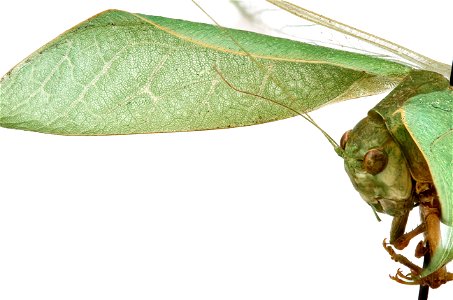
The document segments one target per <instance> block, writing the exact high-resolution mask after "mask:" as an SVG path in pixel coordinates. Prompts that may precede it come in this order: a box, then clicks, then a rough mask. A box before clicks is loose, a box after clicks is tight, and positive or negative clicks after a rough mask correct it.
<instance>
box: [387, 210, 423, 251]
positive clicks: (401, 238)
mask: <svg viewBox="0 0 453 300" xmlns="http://www.w3.org/2000/svg"><path fill="white" fill-rule="evenodd" d="M409 213H410V211H406V212H405V213H404V214H403V215H401V216H396V217H393V221H392V227H391V228H390V244H391V245H393V246H394V247H395V248H396V249H398V250H403V249H404V248H406V247H407V245H409V242H410V241H411V240H412V239H413V238H414V237H416V236H417V235H419V234H420V233H423V232H424V231H425V224H424V223H422V224H420V225H418V226H417V227H416V228H415V229H413V230H411V231H409V232H407V233H404V231H405V230H406V224H407V219H408V217H409Z"/></svg>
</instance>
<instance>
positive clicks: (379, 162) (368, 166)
mask: <svg viewBox="0 0 453 300" xmlns="http://www.w3.org/2000/svg"><path fill="white" fill-rule="evenodd" d="M387 161H388V158H387V154H385V153H384V152H383V151H381V150H379V149H371V150H368V152H367V153H366V154H365V156H364V157H363V168H364V169H365V171H367V172H368V173H370V174H372V175H376V174H379V173H380V172H382V171H383V170H384V169H385V166H387Z"/></svg>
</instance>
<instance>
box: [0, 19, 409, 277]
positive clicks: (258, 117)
mask: <svg viewBox="0 0 453 300" xmlns="http://www.w3.org/2000/svg"><path fill="white" fill-rule="evenodd" d="M128 16H129V15H127V14H126V15H124V16H122V17H123V18H126V17H128ZM108 17H109V18H111V16H108ZM115 18H116V17H115ZM139 18H140V19H141V20H142V21H144V22H148V21H149V20H151V21H153V20H154V21H156V20H158V21H159V22H168V21H166V20H165V19H159V18H157V19H147V18H146V17H144V16H139ZM115 20H116V19H115ZM184 24H186V23H184ZM107 25H113V26H114V27H115V26H116V27H118V25H117V24H110V23H109V24H107ZM106 27H107V26H106ZM86 28H88V29H89V28H90V26H87V27H86ZM210 33H212V32H210ZM219 36H220V37H221V38H222V39H223V42H226V43H227V44H228V45H227V46H229V47H235V45H234V44H232V43H231V41H229V40H228V37H225V36H224V35H219ZM235 39H238V40H239V44H245V43H244V42H243V40H241V39H239V38H237V37H235ZM140 42H143V43H144V42H146V41H143V40H142V41H140ZM281 42H282V43H283V42H284V41H281ZM132 44H134V43H132ZM100 46H102V45H100ZM170 46H171V45H170ZM55 47H56V48H58V51H60V50H61V51H63V50H68V49H65V48H64V45H63V46H62V47H61V48H59V45H56V46H55ZM86 49H88V47H87V48H86ZM100 49H102V47H100ZM165 49H167V50H170V51H171V50H172V47H169V45H168V44H167V45H166V47H165ZM98 50H99V49H98ZM126 50H127V49H126ZM246 50H247V51H248V52H249V53H251V54H253V51H251V50H249V49H247V48H246ZM266 50H268V49H266ZM277 50H278V49H277ZM118 51H120V50H118ZM235 51H238V50H237V49H236V50H235ZM60 54H62V56H61V58H65V55H67V54H66V52H65V53H60ZM45 55H46V51H43V52H42V55H41V53H40V54H39V55H37V57H38V58H37V59H40V57H42V56H45ZM260 55H262V56H264V55H267V53H264V54H263V53H260ZM269 55H275V54H272V53H271V54H269ZM50 56H52V55H50ZM107 56H108V54H106V58H107ZM244 57H245V58H247V57H246V56H244ZM110 58H112V57H110ZM166 59H171V57H170V56H169V57H168V58H165V56H163V57H162V59H160V60H158V61H159V62H160V63H161V64H162V65H164V64H165V63H166V62H167V61H166ZM181 59H182V57H181ZM317 59H318V58H317ZM82 61H85V60H84V59H82ZM212 61H214V63H213V66H215V68H213V67H212V66H211V65H210V67H211V68H209V69H208V71H210V72H211V74H213V75H214V76H215V75H216V74H217V75H218V77H217V80H216V81H215V82H214V81H210V83H212V87H213V88H214V87H215V86H218V85H222V84H223V85H224V90H226V89H228V88H230V90H229V91H228V93H232V94H243V93H244V91H247V90H248V89H249V87H248V85H249V83H247V86H245V87H243V86H241V85H240V84H241V82H240V80H239V81H238V82H235V81H234V80H233V79H232V76H233V75H234V73H231V74H230V73H228V70H227V68H226V67H225V66H223V65H221V64H220V63H217V64H216V62H215V59H213V60H212ZM114 62H115V59H114V58H112V59H111V60H109V61H107V62H106V65H105V66H107V63H109V65H108V66H109V68H110V66H111V65H112V63H114ZM148 62H149V63H150V62H151V61H148ZM247 62H248V60H239V61H237V62H235V63H233V64H236V65H240V66H242V67H243V66H244V64H246V63H247ZM63 63H64V61H63ZM258 63H259V64H263V62H258ZM265 63H266V62H265ZM349 63H351V60H349ZM382 63H384V62H382ZM384 64H385V65H390V66H392V67H393V66H395V68H401V69H405V67H399V65H397V64H392V63H384ZM70 65H71V64H70V63H68V66H70ZM158 65H159V64H158ZM173 65H176V66H177V67H178V64H176V63H174V64H173ZM129 66H130V67H131V68H130V71H131V72H133V71H134V70H136V69H139V68H137V67H140V64H139V65H134V64H129ZM250 66H251V67H249V68H252V67H256V70H258V66H255V65H254V64H251V65H250ZM156 67H157V66H156ZM285 68H288V69H290V68H292V67H291V65H290V64H288V65H287V66H285ZM36 69H37V70H38V71H39V68H36ZM124 69H126V68H124ZM269 69H270V68H269V67H267V70H269ZM384 69H385V68H378V71H379V72H380V71H381V70H384ZM106 70H108V68H103V69H101V70H98V71H99V72H100V73H98V74H102V73H103V72H104V71H106ZM152 70H157V71H158V69H157V68H151V69H149V70H148V71H152ZM248 70H249V69H248ZM308 70H309V71H313V72H314V73H315V74H316V73H319V72H321V71H322V70H321V71H319V70H318V71H317V69H316V67H315V66H313V67H312V68H309V69H308ZM53 71H55V70H48V71H46V70H43V72H42V73H40V72H37V73H33V74H32V75H31V76H29V77H26V78H25V77H24V78H25V79H24V82H29V83H30V86H31V85H32V82H33V80H34V79H36V78H38V80H39V76H44V77H43V78H47V76H49V77H50V78H52V76H53V74H54V73H52V72H53ZM56 71H58V69H57V70H56ZM82 71H88V72H89V70H86V69H84V70H82ZM176 71H179V72H184V71H186V70H181V69H179V68H178V69H177V70H176ZM190 71H193V70H190ZM200 71H201V72H206V70H205V69H202V70H200ZM257 72H258V73H259V70H258V71H257ZM334 72H337V71H334V70H333V69H332V70H329V75H332V74H334ZM404 72H405V71H401V73H398V72H396V73H397V74H406V73H404ZM13 73H14V71H13ZM13 73H12V75H11V78H12V77H13V76H14V74H13ZM247 73H248V74H249V75H250V76H252V74H253V73H251V72H250V71H247ZM84 74H85V75H84V76H87V77H86V78H88V79H90V80H89V81H88V82H85V83H83V82H82V84H81V87H82V88H81V89H80V90H79V91H76V92H75V93H76V94H77V95H78V97H76V100H77V101H75V102H71V105H70V106H69V107H63V108H61V109H62V113H61V115H58V118H52V117H55V116H52V114H53V113H52V112H50V111H43V112H42V111H41V110H42V109H43V106H39V107H37V108H36V107H34V108H32V109H30V110H29V111H30V112H32V114H33V118H30V119H31V120H32V122H28V124H27V121H26V120H25V121H24V119H23V117H24V116H25V117H27V114H28V113H25V114H24V113H20V114H18V113H17V109H18V108H20V109H22V107H23V106H24V105H25V106H26V105H27V104H28V102H27V101H28V100H27V101H22V102H20V103H19V101H16V102H14V103H12V104H8V105H12V106H14V110H10V111H14V113H10V112H8V113H7V114H6V115H5V114H4V112H5V111H6V109H4V108H3V107H2V110H1V112H2V115H1V117H2V118H4V120H6V121H3V123H2V125H3V126H6V127H18V128H21V129H28V130H38V131H44V132H49V133H59V134H76V135H77V134H88V135H92V134H93V135H97V134H127V133H142V132H150V131H166V130H165V128H168V129H169V130H170V131H173V130H183V129H182V128H181V127H178V128H176V127H172V126H174V125H175V124H176V125H178V124H183V126H187V125H185V124H189V123H191V124H192V121H193V120H192V119H191V120H189V121H187V120H184V111H179V112H180V113H182V116H179V117H178V120H181V122H167V123H166V124H170V125H164V126H161V127H158V128H159V129H155V128H157V127H152V128H151V129H149V128H148V129H146V128H145V129H144V130H143V131H127V130H131V128H143V127H140V126H142V125H140V126H139V127H133V126H131V124H133V122H134V121H139V123H140V124H144V123H152V122H148V121H147V119H146V118H148V116H146V115H145V116H143V115H142V114H141V113H140V111H141V108H140V107H139V106H138V107H137V106H136V107H134V102H135V104H136V105H137V104H140V103H145V104H146V99H145V100H143V98H140V97H131V99H132V100H133V101H129V102H128V101H123V102H122V103H123V104H124V105H119V108H120V109H123V108H124V109H125V110H127V111H128V114H130V115H129V118H118V117H116V116H115V118H114V119H115V120H116V121H117V122H112V120H111V119H108V120H107V122H104V123H102V124H101V126H98V127H99V128H101V129H102V130H106V131H96V130H101V129H96V122H95V123H94V124H95V125H94V126H93V125H92V124H93V123H89V122H80V121H79V120H83V121H86V120H88V119H86V118H87V115H85V114H84V113H82V114H77V113H79V112H80V111H78V112H77V110H78V109H75V108H76V107H79V106H78V104H79V103H80V104H82V105H90V103H91V104H96V103H93V102H88V103H86V102H87V101H85V96H86V95H88V93H89V92H90V91H89V89H85V88H83V84H86V86H98V85H99V84H98V81H99V80H100V79H102V78H101V77H102V76H94V77H91V78H90V77H89V75H86V73H84ZM130 74H133V73H130ZM300 74H307V73H306V72H302V73H297V72H296V73H294V74H293V76H295V77H301V75H300ZM338 74H340V73H338ZM393 74H394V73H391V75H392V76H389V78H386V77H379V76H381V74H379V75H377V77H373V76H370V77H369V78H368V77H367V76H364V77H363V81H364V82H369V83H368V85H367V86H368V87H370V86H371V87H372V88H375V84H374V82H376V81H373V78H378V79H379V80H378V81H381V82H385V84H387V85H392V84H394V82H393V81H392V80H395V78H396V77H398V76H399V75H398V76H393ZM276 75H279V74H277V73H275V74H274V73H272V74H271V76H269V78H270V80H269V82H270V83H276V82H277V83H279V82H283V83H286V82H285V81H284V80H283V81H282V79H281V78H280V76H276ZM359 75H360V74H355V76H359ZM109 76H110V74H109ZM185 76H186V75H185ZM190 76H191V77H190V78H193V77H194V76H193V74H191V75H190ZM311 76H314V75H311ZM353 76H354V75H352V74H351V75H349V74H348V75H337V76H336V77H337V78H340V79H342V80H347V79H349V78H353ZM385 76H387V74H385ZM273 77H275V78H273ZM403 77H404V76H400V77H398V78H403ZM80 78H81V79H82V80H83V79H86V78H85V77H83V76H82V77H80ZM358 78H362V77H358ZM134 79H135V78H134ZM139 79H140V78H138V79H137V80H136V83H137V84H140V81H139ZM8 80H9V79H8ZM44 80H46V79H44ZM351 80H352V79H351ZM396 80H397V81H398V80H400V79H396ZM252 81H253V80H252ZM4 82H5V81H3V83H2V86H1V87H2V90H0V95H5V94H2V93H5V92H1V91H5V90H6V89H5V88H4V86H5V85H4ZM11 82H13V81H11ZM112 82H115V81H114V80H113V79H112ZM194 82H195V83H196V81H194ZM120 83H121V80H120V81H116V82H115V86H117V87H118V92H119V93H121V92H123V91H122V89H121V85H120ZM214 83H215V85H214ZM228 84H230V85H231V86H230V85H228ZM347 84H348V83H346V85H347ZM50 85H52V84H50ZM61 85H62V86H65V88H66V87H67V86H75V85H74V84H61ZM23 86H26V85H25V84H23ZM262 86H263V88H264V90H265V86H264V84H263V85H262ZM143 87H146V86H145V85H143ZM270 87H271V90H272V89H273V90H274V91H275V89H278V88H279V85H278V84H275V86H274V87H272V86H270ZM148 88H150V87H148ZM187 88H193V89H194V88H196V86H189V85H188V86H187ZM235 88H236V89H237V90H235ZM253 89H255V90H253ZM256 89H257V87H254V88H251V90H252V92H253V93H254V95H255V96H261V97H256V98H257V99H254V101H249V102H245V103H240V107H252V108H253V107H254V106H258V107H260V106H266V107H267V108H266V109H263V112H261V111H257V113H256V114H255V115H253V114H250V115H249V116H247V117H248V118H249V119H251V120H252V121H250V122H251V123H242V121H240V120H239V121H238V120H237V119H234V118H235V117H236V116H238V115H237V112H238V111H240V112H241V114H242V113H244V110H243V109H239V110H238V108H237V107H232V108H229V107H228V106H226V107H227V109H226V110H222V109H223V108H224V107H223V108H222V107H220V108H219V107H217V109H219V110H218V112H217V116H216V112H212V111H201V112H198V111H197V107H198V106H197V105H198V104H195V106H191V107H189V109H190V110H191V113H194V112H195V113H198V114H204V115H205V117H204V118H203V119H202V120H204V121H206V120H208V121H209V120H210V118H211V117H210V114H211V116H214V117H216V118H218V119H219V120H223V119H224V118H222V116H224V113H225V112H226V113H225V114H227V115H228V118H229V119H230V120H232V121H231V122H232V123H225V122H224V123H222V124H221V125H219V126H218V127H234V126H237V125H238V124H239V125H250V124H253V123H259V122H261V121H269V120H273V118H274V116H275V115H276V114H278V113H280V114H283V115H281V116H280V117H276V118H282V116H285V115H284V114H285V113H286V114H288V113H290V114H289V115H288V116H290V115H293V113H291V112H290V111H288V110H286V109H285V108H284V107H278V105H273V104H272V103H271V102H270V101H269V100H271V99H273V100H275V98H276V97H275V96H276V95H275V94H272V95H270V96H269V95H265V96H262V95H261V94H257V92H256ZM58 90H59V93H61V94H60V95H65V94H68V93H70V89H69V88H68V89H67V90H62V89H60V88H58ZM106 90H108V91H110V89H109V88H107V89H106ZM283 90H284V89H282V91H283ZM42 92H43V93H45V92H46V91H45V90H43V91H42ZM144 92H145V93H143V95H148V94H149V95H150V94H152V92H153V90H152V88H151V89H149V90H146V89H144ZM146 92H148V94H147V93H146ZM206 92H209V90H207V91H206ZM329 92H332V93H333V92H338V90H337V88H336V87H335V86H332V87H331V88H330V90H329ZM358 93H359V94H360V93H362V92H360V91H359V92H358ZM363 93H366V92H363ZM12 94H14V95H15V96H17V93H16V92H14V93H12ZM28 94H29V95H33V97H35V96H36V93H35V94H34V93H33V92H31V93H30V92H29V93H28ZM281 94H282V95H283V96H287V94H286V93H281ZM340 94H341V93H340ZM213 95H219V93H218V91H215V90H214V93H213ZM225 95H226V94H225ZM324 95H327V94H326V93H323V94H320V96H319V97H318V99H319V98H320V97H321V96H324ZM228 96H230V95H229V94H228ZM251 96H253V95H251ZM2 97H3V96H2ZM120 97H123V98H124V99H126V98H127V97H125V96H124V95H121V94H120ZM26 98H27V97H25V98H24V97H22V99H26ZM30 98H31V97H30ZM58 98H61V96H58ZM101 98H102V99H108V97H107V98H106V97H105V96H102V97H101ZM195 98H198V97H192V99H195ZM224 98H226V97H224ZM230 98H231V97H228V98H227V99H230ZM268 98H269V99H268ZM3 99H4V98H2V100H1V103H2V105H3V103H5V102H4V100H3ZM337 99H341V97H337ZM11 100H14V99H13V98H12V97H8V99H7V101H10V103H11ZM44 100H46V101H48V99H44ZM129 100H130V99H129ZM153 100H154V101H156V102H158V101H159V99H158V98H156V99H154V98H153ZM187 100H190V98H188V99H187ZM205 100H206V101H208V100H209V99H205ZM277 100H278V99H277ZM287 100H288V102H286V103H284V104H285V106H289V105H290V104H292V99H287ZM5 101H6V100H5ZM140 101H144V102H140ZM288 103H289V104H288ZM107 104H108V103H107ZM215 104H216V102H214V103H209V102H206V103H204V105H210V106H214V109H215V108H216V107H215ZM222 105H223V106H225V104H222ZM71 106H72V107H71ZM5 107H7V108H10V107H11V106H5ZM44 107H50V105H48V106H44ZM290 107H291V106H290ZM52 109H53V108H52ZM57 109H60V108H57ZM74 109H75V110H74ZM268 109H270V110H272V111H271V112H270V113H268ZM294 109H295V110H298V111H304V110H305V109H304V108H300V107H297V108H294ZM113 110H114V109H113ZM113 110H112V109H111V108H110V109H109V110H108V111H109V112H112V111H113ZM245 111H246V110H245ZM229 112H231V113H230V114H229ZM38 113H39V114H38ZM134 113H137V114H136V115H134ZM28 115H29V114H28ZM36 115H38V117H40V116H41V117H42V118H43V120H45V121H44V122H43V121H40V120H36V118H35V116H36ZM61 116H63V117H61ZM132 116H133V117H134V118H132ZM206 116H207V117H206ZM219 116H220V117H219ZM92 117H93V118H95V119H96V118H99V116H96V114H92ZM101 117H102V116H101ZM239 117H242V115H239ZM71 118H77V119H71ZM80 118H81V119H80ZM140 118H141V119H140ZM165 118H167V119H165ZM165 118H164V119H161V121H160V122H161V123H162V120H164V121H165V120H168V117H167V116H165ZM263 118H264V119H263ZM132 119H134V120H132ZM211 119H212V118H211ZM61 120H63V121H65V120H69V123H64V124H61V123H59V122H60V121H61ZM14 122H15V123H14ZM39 122H41V123H39ZM214 122H218V121H214ZM13 123H14V124H16V125H12V124H13ZM80 123H82V124H88V125H89V128H87V127H85V128H82V129H78V127H77V126H75V125H78V124H80ZM17 124H19V125H17ZM30 124H31V125H30ZM49 124H56V125H55V126H54V127H52V128H51V127H49ZM97 124H99V123H97ZM105 124H108V126H107V125H105ZM125 124H126V125H125ZM211 124H212V123H209V124H207V125H203V124H202V125H201V126H205V127H196V126H195V127H189V128H187V130H198V129H208V127H209V126H213V125H211ZM27 126H29V127H27ZM30 126H31V127H30ZM197 126H198V125H197ZM216 126H217V125H216ZM38 128H39V129H38ZM93 128H95V129H93ZM124 128H127V129H126V131H122V130H124ZM71 130H74V131H71ZM90 130H91V131H90ZM93 130H94V131H93ZM134 130H135V129H134ZM140 130H141V129H140ZM211 134H212V133H211ZM75 139H78V138H75ZM239 172H240V171H239ZM305 183H306V182H305ZM308 185H310V184H308ZM340 197H341V196H340ZM313 200H314V199H313ZM212 201H215V199H213V200H212ZM325 201H327V199H326V200H325ZM342 201H344V200H342ZM307 207H308V210H310V208H309V203H308V204H307ZM319 221H320V222H323V221H322V218H320V220H319ZM334 227H335V226H334ZM311 242H312V243H313V241H311ZM315 243H316V242H315ZM345 243H346V242H345ZM348 244H349V243H348ZM340 246H341V245H340ZM357 247H360V246H359V245H357V246H354V251H358V250H359V249H358V248H357ZM320 266H322V267H323V268H326V266H325V265H324V264H323V263H322V262H320ZM362 271H363V272H369V268H366V269H365V270H362ZM326 272H329V271H328V270H326ZM327 276H328V275H327ZM328 277H331V276H328ZM333 277H337V276H333Z"/></svg>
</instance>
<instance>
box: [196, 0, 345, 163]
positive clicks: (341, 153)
mask: <svg viewBox="0 0 453 300" xmlns="http://www.w3.org/2000/svg"><path fill="white" fill-rule="evenodd" d="M192 2H193V3H194V4H195V5H196V6H197V7H198V8H199V9H200V10H201V11H202V12H203V13H204V14H205V15H206V16H207V17H208V18H210V19H211V21H212V22H214V24H215V25H216V26H217V27H218V28H219V29H220V30H221V31H222V33H223V34H224V35H226V36H227V37H228V38H229V39H230V40H232V41H233V43H234V44H235V45H236V46H237V47H238V48H239V49H241V51H243V52H244V53H245V54H246V56H247V57H249V58H250V60H251V61H252V62H253V63H254V64H255V65H256V66H257V67H258V68H259V70H260V71H261V72H262V73H263V74H264V73H266V72H265V68H264V66H263V65H262V64H261V63H260V62H259V61H257V60H256V59H255V58H254V57H253V55H251V54H250V53H249V52H248V51H247V50H246V49H244V47H243V46H242V45H241V44H240V43H239V42H238V41H237V40H236V39H235V38H234V37H233V36H232V35H231V34H230V33H229V32H228V31H227V30H226V29H225V27H223V26H221V25H220V24H219V23H218V22H217V21H216V20H215V19H214V18H213V17H211V15H209V13H208V12H206V11H205V10H204V9H203V8H202V7H201V6H200V5H199V4H198V3H197V1H196V0H192ZM214 69H215V71H216V72H217V74H219V76H220V78H221V79H222V80H223V81H224V82H225V83H226V84H227V85H228V86H229V87H230V88H232V89H234V90H235V91H237V92H239V93H243V94H247V95H252V96H255V97H258V98H260V99H263V100H266V101H269V102H271V103H273V104H276V105H279V106H280V107H283V108H285V109H288V110H289V111H291V112H292V113H294V114H295V115H299V116H301V117H302V118H304V119H305V120H307V121H308V122H309V123H310V124H312V125H313V126H315V127H316V128H317V129H318V130H319V131H321V133H322V134H323V135H324V136H325V137H326V139H327V140H328V142H329V143H330V144H331V145H332V146H333V148H334V150H335V152H336V153H337V154H338V155H339V156H341V157H343V156H344V151H343V149H341V147H340V146H339V145H338V144H337V142H336V141H335V140H334V139H333V138H332V137H331V136H330V135H329V134H328V133H327V132H325V131H324V130H323V129H322V128H321V127H319V125H318V124H317V123H316V122H315V121H314V120H313V119H312V118H311V117H310V116H309V115H308V114H307V113H305V112H299V111H298V110H296V109H293V108H291V107H289V106H288V105H285V104H283V103H280V102H278V101H277V100H275V99H269V98H266V97H263V96H260V95H257V94H254V93H251V92H248V91H245V90H240V89H238V88H236V87H234V86H233V85H232V84H231V83H229V82H228V81H227V79H226V78H225V77H224V76H223V75H222V74H221V73H220V71H219V70H218V69H217V68H216V66H214ZM269 79H270V80H272V81H273V82H274V83H275V85H277V86H278V87H279V88H281V89H282V91H283V92H284V93H285V94H286V95H287V96H288V97H289V98H292V100H293V101H294V100H295V99H294V97H293V96H292V95H291V93H289V92H288V90H287V88H285V86H284V85H283V84H282V83H281V82H280V81H279V80H278V79H277V78H275V77H273V76H272V75H270V78H269Z"/></svg>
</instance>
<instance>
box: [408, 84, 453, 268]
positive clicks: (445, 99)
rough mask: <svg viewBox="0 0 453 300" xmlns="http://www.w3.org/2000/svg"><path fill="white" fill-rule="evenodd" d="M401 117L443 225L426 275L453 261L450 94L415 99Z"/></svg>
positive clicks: (452, 116)
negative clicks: (424, 165) (422, 162)
mask: <svg viewBox="0 0 453 300" xmlns="http://www.w3.org/2000/svg"><path fill="white" fill-rule="evenodd" d="M402 116H403V121H404V123H405V124H406V126H407V129H408V131H409V132H410V134H411V136H412V137H413V139H414V141H415V142H416V143H417V145H418V146H419V149H420V150H421V151H422V153H423V155H424V157H425V159H426V161H427V163H428V166H429V169H430V171H431V176H432V178H433V181H434V185H435V187H436V190H437V193H438V195H439V201H440V206H441V218H442V222H443V223H444V224H445V226H442V229H441V232H442V244H441V246H440V247H439V248H438V249H436V251H435V253H434V255H433V257H432V258H431V262H430V264H429V266H428V268H426V269H425V270H424V274H422V275H427V274H429V273H431V272H434V271H435V270H437V269H438V268H440V267H442V266H443V265H445V264H446V263H448V262H449V261H451V260H452V259H453V228H452V226H453V189H452V183H453V91H452V90H445V91H438V92H432V93H428V94H422V95H418V96H415V97H413V98H411V99H409V100H408V101H407V102H406V103H405V105H404V107H403V115H402Z"/></svg>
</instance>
